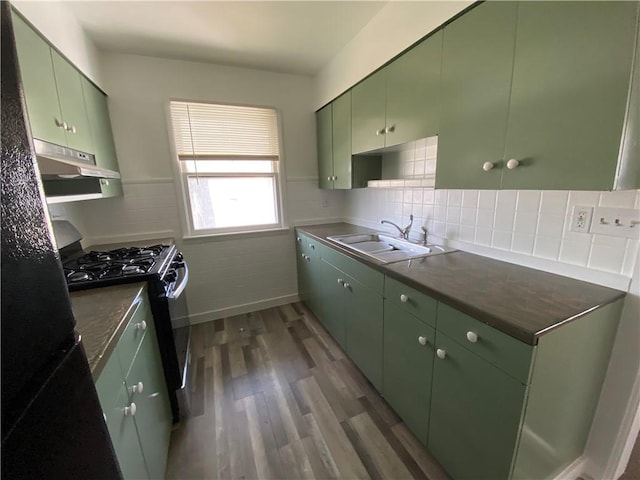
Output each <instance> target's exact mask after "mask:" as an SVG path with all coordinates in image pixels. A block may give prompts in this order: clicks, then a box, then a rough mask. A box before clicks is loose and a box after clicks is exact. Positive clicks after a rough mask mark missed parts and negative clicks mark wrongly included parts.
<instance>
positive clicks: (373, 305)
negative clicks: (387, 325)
mask: <svg viewBox="0 0 640 480" xmlns="http://www.w3.org/2000/svg"><path fill="white" fill-rule="evenodd" d="M346 285H347V287H346V288H345V294H346V320H345V335H346V350H347V355H349V357H350V358H351V360H353V362H354V363H355V364H356V365H357V366H358V368H359V369H360V370H362V373H364V374H365V376H366V377H367V378H368V379H369V381H370V382H371V383H372V384H373V386H374V387H375V388H376V389H377V390H378V391H381V390H382V330H383V328H382V314H383V309H382V308H383V307H382V295H380V294H379V293H376V292H373V291H372V290H370V289H368V288H367V287H365V286H364V285H363V284H362V283H360V282H359V281H357V280H356V279H354V278H353V277H351V276H347V278H346Z"/></svg>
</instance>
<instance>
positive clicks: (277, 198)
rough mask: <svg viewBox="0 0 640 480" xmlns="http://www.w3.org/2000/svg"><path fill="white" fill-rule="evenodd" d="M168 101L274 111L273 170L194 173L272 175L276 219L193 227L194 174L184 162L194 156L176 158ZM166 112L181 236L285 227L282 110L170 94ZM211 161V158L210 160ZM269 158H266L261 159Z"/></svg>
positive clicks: (216, 234)
mask: <svg viewBox="0 0 640 480" xmlns="http://www.w3.org/2000/svg"><path fill="white" fill-rule="evenodd" d="M171 102H192V103H204V104H215V105H229V106H238V107H251V108H268V109H271V110H273V111H275V113H276V121H277V129H278V142H279V152H278V160H270V161H271V162H274V164H275V168H274V170H275V171H272V172H255V173H253V172H224V173H209V172H205V173H203V172H199V173H197V176H198V177H200V178H206V177H216V178H224V177H226V178H243V177H245V178H247V177H248V178H273V179H274V192H273V193H274V206H275V209H276V216H277V221H276V223H269V224H257V225H256V224H253V225H243V226H233V227H219V228H208V229H196V228H195V225H194V222H193V213H192V212H193V210H192V204H191V195H190V190H189V185H188V179H189V177H195V176H196V174H194V173H191V172H188V171H187V169H186V164H187V163H190V162H197V160H180V159H179V158H178V153H177V149H176V142H175V133H174V131H173V123H172V118H171ZM166 115H167V126H168V137H169V142H170V144H171V154H172V157H173V158H172V164H173V170H174V182H175V184H176V186H177V187H178V188H177V190H178V191H177V192H176V193H178V195H177V196H178V197H179V198H180V199H181V200H182V201H181V202H180V201H179V203H181V206H179V207H178V210H179V212H180V219H181V223H182V228H183V235H182V236H183V239H190V238H194V239H196V238H203V237H220V236H229V235H241V234H247V233H256V232H277V231H282V230H288V228H289V227H288V223H287V218H286V212H285V201H284V196H285V192H284V183H285V182H284V181H283V178H285V173H284V154H283V151H284V143H283V134H282V114H281V111H280V110H279V109H278V108H276V107H273V106H268V105H250V104H240V103H229V102H217V101H203V100H188V99H182V98H170V99H169V101H168V102H167V104H166ZM233 160H239V161H242V160H241V159H239V158H234V159H233ZM246 160H255V159H253V158H250V157H247V158H246ZM214 161H215V160H214ZM265 161H269V160H265Z"/></svg>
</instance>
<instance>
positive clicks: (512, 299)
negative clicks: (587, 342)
mask: <svg viewBox="0 0 640 480" xmlns="http://www.w3.org/2000/svg"><path fill="white" fill-rule="evenodd" d="M298 229H299V230H301V231H303V232H305V233H307V234H309V235H311V236H313V237H315V238H317V239H318V240H319V241H321V242H322V243H323V244H325V245H327V246H330V247H333V248H335V249H336V250H339V251H340V252H342V253H345V254H347V255H349V256H351V257H353V258H357V259H358V260H360V261H362V262H363V263H366V264H367V265H369V266H371V267H373V268H375V269H377V270H380V271H382V272H384V273H385V274H387V275H389V276H391V277H394V278H396V279H397V280H400V281H402V282H405V283H406V284H407V285H409V286H412V287H414V288H416V289H418V290H420V291H422V292H424V293H425V294H427V295H429V296H431V297H433V298H435V299H436V300H439V301H442V302H444V303H446V304H448V305H450V306H452V307H454V308H456V309H458V310H460V311H462V312H464V313H466V314H468V315H470V316H472V317H474V318H476V319H477V320H480V321H482V322H484V323H486V324H488V325H491V326H493V327H495V328H497V329H498V330H501V331H502V332H504V333H507V334H508V335H511V336H512V337H515V338H517V339H519V340H521V341H523V342H526V343H528V344H531V345H535V344H536V343H537V340H538V337H539V336H541V335H543V334H544V333H546V332H548V331H550V330H552V329H554V328H556V327H558V326H560V325H561V324H563V323H565V322H567V321H570V320H574V319H576V318H578V317H580V316H581V315H584V314H586V313H588V312H590V311H592V310H594V309H596V308H598V307H601V306H603V305H606V304H609V303H612V302H614V301H616V300H618V299H620V298H623V297H624V296H625V292H622V291H619V290H614V289H611V288H607V287H602V286H600V285H595V284H593V283H588V282H584V281H581V280H575V279H572V278H569V277H563V276H561V275H556V274H553V273H547V272H543V271H540V270H535V269H533V268H528V267H523V266H520V265H515V264H511V263H507V262H503V261H500V260H494V259H491V258H488V257H483V256H480V255H475V254H472V253H467V252H463V251H456V252H451V253H447V254H443V255H434V256H431V257H425V258H420V259H414V260H407V261H404V262H399V263H391V264H386V265H383V264H381V263H380V262H377V261H375V260H373V259H371V258H369V257H365V256H359V255H357V254H355V253H353V252H351V251H347V250H346V249H344V248H340V247H338V246H337V245H335V244H334V243H332V242H330V241H328V240H326V237H328V236H332V235H346V234H349V233H368V232H372V231H373V230H371V229H368V228H364V227H358V226H355V225H350V224H348V223H333V224H326V225H313V226H307V227H298Z"/></svg>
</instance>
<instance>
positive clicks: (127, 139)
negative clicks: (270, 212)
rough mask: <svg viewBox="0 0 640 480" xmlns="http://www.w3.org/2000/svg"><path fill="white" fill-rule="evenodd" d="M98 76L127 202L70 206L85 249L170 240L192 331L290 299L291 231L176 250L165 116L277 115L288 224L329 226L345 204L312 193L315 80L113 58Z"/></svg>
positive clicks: (176, 211) (334, 196)
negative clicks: (184, 271)
mask: <svg viewBox="0 0 640 480" xmlns="http://www.w3.org/2000/svg"><path fill="white" fill-rule="evenodd" d="M102 68H103V72H104V82H105V85H106V88H107V89H108V91H109V94H110V97H109V102H110V103H109V108H110V114H111V121H112V124H113V132H114V139H115V143H116V150H117V154H118V159H119V163H120V171H121V175H122V180H123V184H124V190H125V195H124V197H119V198H112V199H105V200H93V201H85V202H79V203H78V204H77V205H76V206H74V208H78V209H80V211H81V212H82V220H83V224H84V232H83V233H84V234H85V237H88V238H87V241H85V244H86V243H93V244H96V243H103V242H110V241H118V240H122V239H126V238H134V237H147V238H149V237H163V236H172V237H175V238H176V241H177V243H178V244H179V246H180V247H181V249H182V251H183V253H184V255H185V257H186V259H187V261H188V262H189V265H190V267H191V273H190V282H189V285H188V287H187V300H188V306H189V310H190V313H191V318H192V321H195V322H201V321H207V320H210V319H213V318H218V317H220V316H223V315H228V314H230V313H235V312H239V311H248V310H252V309H255V308H258V307H260V306H261V305H267V304H269V302H271V303H274V302H275V303H277V302H286V301H287V300H291V299H293V298H295V296H296V295H297V285H296V272H295V249H294V245H293V234H292V233H291V232H290V231H287V232H281V233H278V234H269V235H262V236H255V235H254V236H252V235H243V236H237V237H229V236H227V237H223V238H209V239H198V240H187V241H183V240H182V228H181V222H180V213H181V209H182V208H183V207H182V204H181V201H180V199H179V194H178V190H177V188H176V185H175V183H174V167H175V165H174V163H175V162H176V160H175V158H174V157H173V154H172V152H171V148H170V142H169V136H170V134H171V133H170V130H169V125H168V121H167V107H168V102H169V99H171V98H180V99H188V100H200V101H212V102H227V103H239V104H249V105H264V106H271V107H275V108H277V109H278V110H279V111H280V112H281V116H282V125H283V137H284V138H283V140H284V144H283V161H282V164H283V166H284V168H285V172H286V182H285V184H284V189H285V192H284V198H285V204H286V213H287V214H288V220H289V224H294V223H297V222H302V221H326V220H327V219H328V218H335V217H339V216H341V213H342V203H341V198H342V195H341V194H340V193H339V192H335V193H334V192H321V191H320V190H318V188H317V166H316V152H315V119H314V114H313V106H312V104H313V92H314V90H313V87H314V82H313V79H311V78H309V77H303V76H295V75H284V74H277V73H270V72H263V71H257V70H249V69H242V68H234V67H226V66H217V65H211V64H204V63H196V62H183V61H177V60H166V59H159V58H151V57H143V56H133V55H117V54H105V55H104V56H103V63H102ZM323 205H326V206H325V207H323Z"/></svg>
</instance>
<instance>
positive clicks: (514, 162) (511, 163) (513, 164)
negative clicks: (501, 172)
mask: <svg viewBox="0 0 640 480" xmlns="http://www.w3.org/2000/svg"><path fill="white" fill-rule="evenodd" d="M518 165H520V162H519V161H518V160H516V159H515V158H512V159H511V160H509V161H508V162H507V168H508V169H509V170H513V169H514V168H516V167H517V166H518Z"/></svg>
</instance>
